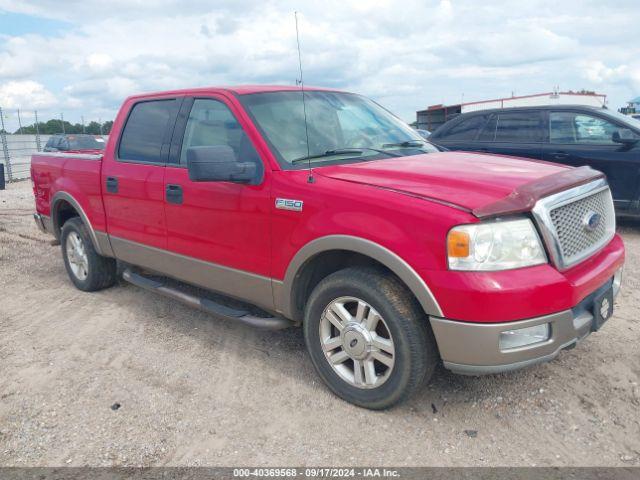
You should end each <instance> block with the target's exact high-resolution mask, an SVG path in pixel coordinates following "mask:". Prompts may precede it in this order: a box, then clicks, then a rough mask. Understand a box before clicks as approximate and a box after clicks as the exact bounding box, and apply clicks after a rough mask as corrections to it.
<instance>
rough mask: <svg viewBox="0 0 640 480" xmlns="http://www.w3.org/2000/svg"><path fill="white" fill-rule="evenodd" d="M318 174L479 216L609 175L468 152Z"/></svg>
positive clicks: (519, 207) (517, 208)
mask: <svg viewBox="0 0 640 480" xmlns="http://www.w3.org/2000/svg"><path fill="white" fill-rule="evenodd" d="M314 172H316V173H317V174H320V175H324V176H326V177H330V178H333V179H337V180H343V181H347V182H354V183H360V184H366V185H371V186H375V187H379V188H383V189H387V190H393V191H396V192H400V193H405V194H409V195H413V196H419V197H423V198H425V199H431V200H435V201H438V202H442V203H447V204H452V205H455V206H457V207H460V208H463V209H465V210H468V211H469V212H471V213H473V214H474V215H476V216H477V217H479V218H484V217H490V216H495V215H503V214H507V213H517V212H523V211H528V210H530V209H531V208H532V207H533V206H534V205H535V202H536V201H537V200H538V199H539V198H542V197H544V196H548V195H552V194H553V193H557V192H559V191H561V190H566V189H567V188H571V187H573V186H577V185H581V184H583V183H587V182H590V181H592V180H595V179H596V178H601V177H604V175H603V174H602V173H600V172H598V171H596V170H593V169H591V168H589V167H580V168H572V167H567V166H564V165H558V164H554V163H549V162H543V161H537V160H527V159H523V158H516V157H508V156H503V155H489V154H476V153H467V152H439V153H430V154H425V155H414V156H410V157H401V158H390V159H384V160H376V161H371V162H362V163H354V164H347V165H333V166H326V167H320V168H314Z"/></svg>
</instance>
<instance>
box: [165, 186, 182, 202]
mask: <svg viewBox="0 0 640 480" xmlns="http://www.w3.org/2000/svg"><path fill="white" fill-rule="evenodd" d="M165 196H166V199H167V202H168V203H175V204H178V205H180V204H181V203H182V187H181V186H180V185H174V184H168V185H167V186H166V189H165Z"/></svg>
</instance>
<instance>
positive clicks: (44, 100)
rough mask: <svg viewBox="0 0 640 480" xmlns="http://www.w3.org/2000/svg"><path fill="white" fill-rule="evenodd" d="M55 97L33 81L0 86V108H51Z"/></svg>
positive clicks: (14, 82)
mask: <svg viewBox="0 0 640 480" xmlns="http://www.w3.org/2000/svg"><path fill="white" fill-rule="evenodd" d="M55 104H56V97H55V96H54V95H53V93H51V92H50V91H49V90H47V89H46V88H45V87H44V85H42V84H40V83H38V82H34V81H33V80H24V81H11V82H7V83H4V84H0V106H2V107H4V108H11V109H13V108H16V109H17V108H20V109H24V110H33V109H38V108H44V109H46V108H51V107H53V106H54V105H55Z"/></svg>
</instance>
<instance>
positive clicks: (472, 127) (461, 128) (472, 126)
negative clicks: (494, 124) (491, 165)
mask: <svg viewBox="0 0 640 480" xmlns="http://www.w3.org/2000/svg"><path fill="white" fill-rule="evenodd" d="M486 121H487V117H486V116H485V115H476V116H473V117H471V118H466V119H464V120H462V121H461V122H458V124H456V125H454V126H453V127H451V128H449V129H448V130H447V131H446V132H444V133H443V134H442V135H439V136H437V137H436V138H438V137H439V138H440V139H441V140H475V138H476V136H477V134H478V131H479V130H480V129H481V128H482V127H483V126H484V124H485V122H486Z"/></svg>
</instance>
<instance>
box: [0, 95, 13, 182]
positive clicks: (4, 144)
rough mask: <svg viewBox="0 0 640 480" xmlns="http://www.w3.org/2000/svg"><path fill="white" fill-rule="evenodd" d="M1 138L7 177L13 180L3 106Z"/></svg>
mask: <svg viewBox="0 0 640 480" xmlns="http://www.w3.org/2000/svg"><path fill="white" fill-rule="evenodd" d="M0 140H1V141H2V153H3V155H4V165H5V167H6V168H7V178H8V179H9V181H11V179H12V174H11V159H10V158H9V146H8V145H7V132H6V131H5V129H4V113H2V107H0Z"/></svg>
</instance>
